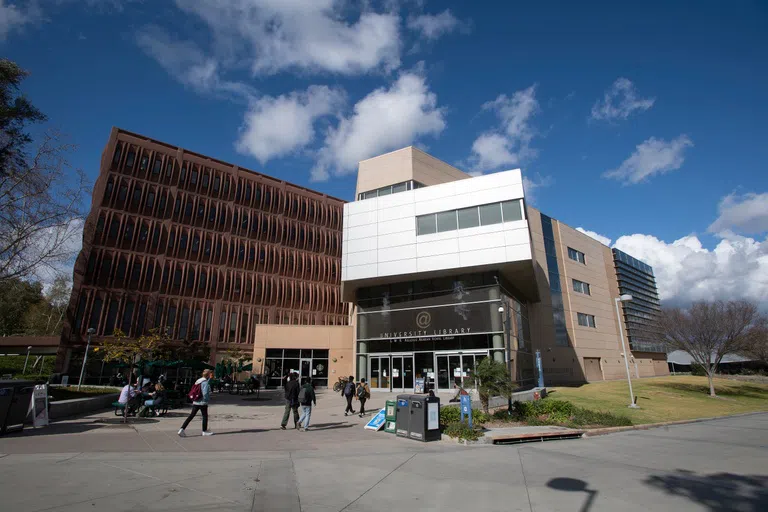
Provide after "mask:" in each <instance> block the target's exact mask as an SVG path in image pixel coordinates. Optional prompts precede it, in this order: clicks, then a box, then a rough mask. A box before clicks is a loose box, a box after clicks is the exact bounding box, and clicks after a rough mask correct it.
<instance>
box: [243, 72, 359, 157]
mask: <svg viewBox="0 0 768 512" xmlns="http://www.w3.org/2000/svg"><path fill="white" fill-rule="evenodd" d="M343 101H344V93H343V92H341V91H340V90H336V89H331V88H329V87H326V86H317V85H313V86H310V87H309V88H308V89H307V90H306V91H304V92H292V93H290V94H283V95H281V96H278V97H276V98H274V97H271V96H263V97H261V98H259V99H258V100H256V101H254V102H253V103H252V104H251V106H250V108H249V109H248V112H247V113H246V114H245V120H244V122H243V127H242V129H241V131H240V137H239V139H238V141H237V143H236V145H235V146H236V148H237V150H238V151H239V152H241V153H245V154H248V155H252V156H254V157H256V158H257V159H258V160H259V161H260V162H261V163H262V164H264V163H265V162H267V160H270V159H272V158H275V157H279V156H284V155H287V154H289V153H291V152H293V151H295V150H297V149H299V148H302V147H304V146H306V145H307V144H309V143H310V142H312V140H313V139H314V137H315V127H314V125H315V121H317V119H319V118H320V117H322V116H326V115H328V114H331V113H332V112H334V111H335V110H336V109H337V108H338V107H339V106H340V105H341V104H342V103H343Z"/></svg>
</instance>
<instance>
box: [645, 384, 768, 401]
mask: <svg viewBox="0 0 768 512" xmlns="http://www.w3.org/2000/svg"><path fill="white" fill-rule="evenodd" d="M649 385H650V386H651V387H658V388H661V389H663V390H669V389H675V390H678V391H684V392H688V393H698V394H704V395H709V385H708V384H706V383H705V384H689V383H686V382H671V383H670V382H667V383H664V384H656V383H649ZM715 393H717V394H718V395H720V396H742V397H745V398H765V397H766V391H765V389H764V388H761V387H758V386H750V385H740V386H738V387H724V386H722V385H718V383H717V382H715Z"/></svg>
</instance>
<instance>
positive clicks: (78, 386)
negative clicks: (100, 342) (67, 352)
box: [77, 327, 96, 391]
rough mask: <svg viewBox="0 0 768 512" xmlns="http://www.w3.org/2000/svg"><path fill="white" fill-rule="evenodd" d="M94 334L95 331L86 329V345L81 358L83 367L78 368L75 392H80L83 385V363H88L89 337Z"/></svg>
mask: <svg viewBox="0 0 768 512" xmlns="http://www.w3.org/2000/svg"><path fill="white" fill-rule="evenodd" d="M94 332H96V329H94V328H93V327H91V328H90V329H88V344H87V345H86V346H85V355H84V356H83V367H82V368H80V379H79V380H78V381H77V390H78V391H80V386H82V385H83V375H84V374H85V363H87V362H88V350H89V349H90V348H91V335H92V334H93V333H94Z"/></svg>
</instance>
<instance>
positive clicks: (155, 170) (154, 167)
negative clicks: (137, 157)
mask: <svg viewBox="0 0 768 512" xmlns="http://www.w3.org/2000/svg"><path fill="white" fill-rule="evenodd" d="M162 169H163V162H162V161H161V160H160V157H159V156H157V157H155V163H154V164H153V165H152V174H154V175H155V176H157V175H158V174H160V171H161V170H162Z"/></svg>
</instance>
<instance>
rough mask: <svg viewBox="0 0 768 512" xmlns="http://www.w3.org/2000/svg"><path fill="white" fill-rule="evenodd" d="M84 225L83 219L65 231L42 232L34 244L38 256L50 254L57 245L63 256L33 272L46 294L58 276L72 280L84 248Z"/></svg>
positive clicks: (77, 220)
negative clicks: (74, 268)
mask: <svg viewBox="0 0 768 512" xmlns="http://www.w3.org/2000/svg"><path fill="white" fill-rule="evenodd" d="M84 224H85V222H84V220H83V219H74V220H72V221H71V222H69V224H68V225H67V226H65V227H64V228H63V229H58V228H57V229H53V228H50V229H47V230H43V231H41V232H40V234H39V236H38V237H37V240H36V241H34V242H33V244H34V247H33V248H32V249H31V250H32V252H34V253H38V254H39V253H43V252H50V250H51V247H52V245H51V244H56V254H59V255H60V256H61V257H60V258H59V259H58V261H55V262H51V263H50V264H46V265H42V264H41V265H39V266H38V267H37V268H36V269H35V270H34V271H33V272H32V276H33V278H34V280H36V281H39V282H40V283H42V285H43V291H44V292H47V291H48V290H49V289H50V288H51V285H53V281H54V280H55V279H56V277H58V276H64V277H66V278H67V279H68V280H70V281H71V280H72V269H73V267H74V265H75V259H77V255H78V254H79V253H80V249H81V248H82V246H83V226H84ZM62 242H63V243H62ZM59 244H61V245H59Z"/></svg>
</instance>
